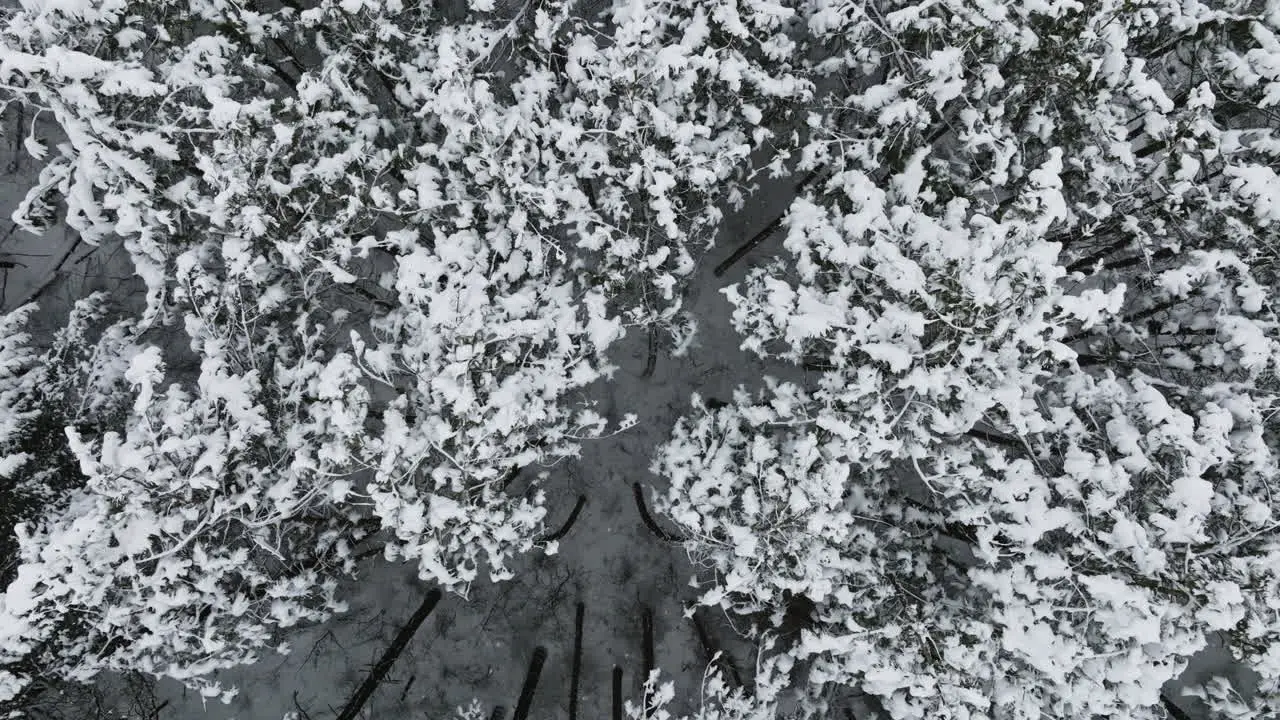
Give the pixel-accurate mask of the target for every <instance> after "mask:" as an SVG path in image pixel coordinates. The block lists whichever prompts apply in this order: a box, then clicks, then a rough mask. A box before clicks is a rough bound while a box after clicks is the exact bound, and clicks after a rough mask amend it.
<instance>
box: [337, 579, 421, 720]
mask: <svg viewBox="0 0 1280 720" xmlns="http://www.w3.org/2000/svg"><path fill="white" fill-rule="evenodd" d="M441 594H442V593H441V592H440V590H439V588H437V589H434V590H432V591H431V592H429V593H427V597H426V599H425V600H423V601H422V604H421V605H419V606H418V609H417V610H415V611H414V613H413V616H412V617H410V618H409V622H407V623H405V624H404V626H403V627H401V628H400V632H398V633H396V637H395V639H394V640H392V641H391V645H390V646H388V647H387V650H386V652H384V653H382V657H381V658H379V660H378V662H377V664H376V665H374V666H373V670H372V671H371V672H370V673H369V677H367V678H365V679H364V682H363V683H361V684H360V687H359V688H358V689H357V690H356V692H355V694H354V695H352V696H351V699H350V700H349V701H347V704H346V706H345V707H343V708H342V712H340V713H338V718H337V720H355V717H356V715H358V714H360V710H361V709H362V708H363V707H364V705H365V703H367V702H369V698H371V697H373V692H374V691H375V690H377V689H378V685H379V684H381V683H382V681H383V679H384V678H386V676H387V673H388V672H390V671H391V666H392V665H394V664H395V662H396V659H398V658H399V657H400V654H401V653H402V652H404V649H405V648H406V647H408V645H409V641H410V640H412V639H413V636H414V634H415V633H417V632H418V628H419V627H421V626H422V623H423V622H424V621H426V619H427V616H428V615H430V614H431V611H432V610H435V609H436V603H438V602H440V596H441Z"/></svg>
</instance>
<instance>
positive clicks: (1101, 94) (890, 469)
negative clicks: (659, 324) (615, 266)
mask: <svg viewBox="0 0 1280 720" xmlns="http://www.w3.org/2000/svg"><path fill="white" fill-rule="evenodd" d="M1278 22H1280V14H1278V13H1277V11H1276V9H1275V8H1273V7H1270V6H1265V5H1262V6H1260V5H1258V4H1255V5H1246V4H1244V3H1238V4H1232V3H1225V4H1224V3H1215V4H1213V5H1207V4H1199V3H1164V2H1136V3H1134V2H1100V3H1036V4H1025V3H1022V4H1016V5H1015V4H997V3H976V2H973V3H971V2H965V1H963V0H959V1H957V2H943V3H921V4H914V3H906V2H904V3H859V4H842V5H834V4H832V5H830V6H826V7H823V8H822V9H821V10H820V11H818V12H815V13H814V14H813V15H812V17H811V21H810V23H809V26H808V27H809V30H810V31H811V32H812V33H814V36H815V37H816V38H817V39H816V40H815V42H819V43H821V44H825V46H826V47H829V48H833V49H843V54H841V55H839V58H840V62H834V61H832V62H829V63H828V66H831V65H836V66H837V68H838V72H840V73H841V75H842V77H843V78H844V79H845V80H846V82H847V85H848V86H849V87H850V88H851V89H850V90H849V91H848V94H847V95H843V96H839V97H836V98H834V99H833V102H832V105H833V108H832V109H831V110H830V111H828V112H826V113H820V114H818V115H817V116H815V118H814V121H813V122H814V124H815V125H816V127H817V128H818V129H817V130H815V136H814V139H813V140H812V141H811V142H809V143H808V145H807V146H806V148H805V150H804V157H805V159H804V161H803V162H802V168H812V169H815V170H817V171H818V176H817V180H816V181H815V182H814V183H813V184H812V185H811V186H810V189H808V190H807V191H806V192H804V193H803V194H802V196H801V197H800V198H798V199H797V200H796V201H795V202H794V203H793V204H792V206H791V208H790V211H789V213H788V215H787V217H786V219H785V222H784V226H785V228H786V232H787V235H786V239H785V241H784V246H785V248H786V250H787V256H786V257H785V258H784V259H780V260H778V261H776V262H773V263H770V264H768V265H767V266H766V267H763V268H760V269H758V270H756V271H753V272H752V273H750V274H749V276H748V278H747V279H746V280H745V282H743V283H742V284H740V285H739V286H736V287H733V288H730V289H729V290H728V291H727V292H728V296H729V299H730V301H731V302H732V303H733V304H734V306H735V313H734V322H735V324H736V326H737V327H738V329H739V330H740V331H741V332H742V333H743V336H744V347H745V348H747V349H749V350H751V351H753V352H756V353H759V354H762V355H766V356H769V357H779V358H784V359H788V360H791V361H794V362H797V363H802V364H805V365H806V366H807V367H808V368H810V369H811V370H813V371H815V374H814V376H813V378H814V379H813V381H812V382H811V383H810V384H808V385H806V386H805V387H797V386H795V385H790V384H777V385H774V386H771V388H770V389H769V390H768V392H767V393H766V394H764V395H762V396H752V395H750V394H748V393H745V392H740V393H739V394H738V396H737V397H736V398H735V401H734V403H732V404H731V405H729V406H728V407H725V408H721V409H718V410H710V409H706V408H700V409H696V410H695V412H694V414H693V415H692V416H691V417H689V418H687V419H685V420H684V421H682V422H681V423H680V424H678V425H677V427H676V429H675V433H674V435H673V438H672V440H671V442H670V443H668V444H667V445H666V446H665V447H664V448H663V449H662V450H661V451H660V453H659V456H658V459H657V460H656V462H655V471H657V472H658V473H659V474H661V475H664V476H666V477H667V478H668V479H669V480H670V482H671V485H670V489H669V491H668V493H667V495H666V497H665V498H661V499H660V501H659V502H658V506H659V508H660V510H662V511H664V512H665V513H667V515H668V517H669V518H670V519H671V520H673V521H674V522H676V523H678V524H679V525H680V526H681V527H682V529H683V530H684V531H685V532H686V534H687V538H688V540H687V541H686V544H687V546H688V547H689V549H690V551H691V553H692V554H693V556H694V557H695V558H696V559H698V560H700V561H701V562H702V563H703V564H704V565H706V566H708V567H709V568H711V569H712V570H713V572H712V573H711V574H710V577H709V580H710V585H709V586H708V587H707V589H706V592H705V594H704V596H703V598H702V601H703V602H705V603H709V604H717V605H720V606H722V607H725V608H727V609H730V610H733V611H736V612H759V611H762V610H763V611H767V612H770V613H772V615H773V617H774V619H775V624H776V623H778V622H780V621H781V620H782V619H783V618H784V616H785V608H786V603H787V602H788V598H789V597H791V596H792V595H794V594H797V593H805V594H806V595H807V596H808V597H809V599H810V600H811V601H812V602H813V603H814V605H815V610H814V612H813V616H812V617H811V618H809V619H808V622H807V623H806V624H807V625H808V626H809V627H807V628H806V629H805V630H804V631H803V632H802V633H801V634H800V636H799V637H798V638H796V639H794V641H792V642H788V643H782V644H781V645H780V647H779V650H778V652H777V654H776V655H775V658H776V659H775V662H776V663H777V666H778V667H779V668H780V669H781V670H784V671H790V670H792V669H796V670H804V674H805V677H806V680H805V682H807V683H808V684H809V685H810V686H811V687H813V688H815V689H816V688H820V687H822V686H823V685H824V684H827V683H836V684H843V685H850V686H854V687H857V688H860V689H862V690H865V691H866V692H869V693H872V694H874V695H877V696H880V697H881V699H882V700H883V702H884V705H885V708H886V710H887V711H888V712H889V713H890V714H891V715H892V716H894V717H898V718H908V717H1002V718H1003V717H1042V716H1043V714H1045V713H1048V714H1049V715H1052V716H1070V717H1108V716H1111V717H1115V716H1125V717H1160V716H1161V715H1162V713H1163V710H1162V709H1160V708H1159V705H1160V703H1161V697H1160V690H1161V686H1162V685H1163V683H1164V682H1165V681H1166V680H1168V679H1170V678H1173V677H1176V676H1177V675H1178V674H1179V673H1180V672H1181V670H1182V668H1183V667H1184V666H1185V660H1186V658H1187V657H1189V656H1190V655H1191V654H1193V653H1194V652H1196V651H1197V650H1199V649H1201V648H1203V647H1205V646H1206V645H1207V643H1208V638H1207V635H1208V634H1210V633H1223V634H1225V635H1226V636H1227V638H1228V644H1229V646H1230V647H1231V648H1232V651H1233V652H1234V653H1236V655H1237V657H1238V658H1239V659H1240V660H1241V661H1242V662H1243V663H1245V664H1246V665H1247V666H1249V667H1251V668H1253V669H1255V670H1256V671H1257V672H1259V674H1260V675H1261V676H1262V677H1263V682H1262V686H1261V689H1260V693H1259V698H1258V700H1257V702H1258V707H1259V708H1267V707H1274V705H1275V702H1276V692H1277V688H1278V687H1280V685H1278V684H1277V683H1278V682H1280V672H1277V666H1276V659H1277V658H1280V625H1277V624H1276V622H1275V617H1274V607H1275V606H1276V604H1277V603H1278V602H1280V582H1278V578H1277V575H1276V571H1275V567H1276V560H1277V556H1276V553H1277V551H1278V549H1277V546H1276V545H1275V542H1274V537H1275V531H1276V529H1277V526H1276V519H1275V518H1276V515H1277V512H1278V511H1280V508H1277V506H1276V501H1275V499H1274V496H1273V494H1272V492H1271V490H1270V488H1269V484H1270V482H1271V478H1273V477H1274V476H1275V472H1276V466H1275V463H1276V459H1277V454H1276V450H1277V447H1276V443H1275V434H1274V433H1275V426H1274V424H1273V421H1272V418H1273V417H1274V407H1275V402H1276V395H1275V387H1274V381H1273V377H1274V372H1275V369H1276V368H1275V366H1274V363H1275V361H1276V358H1277V354H1276V350H1277V349H1278V348H1280V346H1278V345H1277V340H1278V339H1280V335H1278V333H1277V329H1278V327H1280V326H1277V319H1278V318H1277V316H1276V314H1275V312H1274V310H1273V309H1272V307H1271V306H1270V301H1269V297H1270V296H1271V295H1272V294H1274V292H1275V291H1276V285H1275V274H1274V270H1273V265H1274V254H1273V251H1272V250H1271V248H1272V247H1274V243H1275V238H1274V237H1273V235H1274V229H1273V228H1274V225H1273V223H1272V222H1271V219H1270V218H1269V213H1270V207H1271V203H1272V201H1273V199H1274V197H1275V187H1274V184H1273V183H1272V177H1273V176H1272V175H1271V171H1270V170H1269V166H1270V165H1271V164H1272V163H1273V155H1274V148H1275V147H1276V145H1275V132H1274V130H1273V123H1272V122H1271V119H1270V115H1269V110H1268V107H1269V106H1270V105H1271V103H1272V99H1271V98H1270V97H1269V96H1268V95H1267V93H1268V92H1270V90H1269V87H1270V85H1269V81H1270V78H1271V77H1272V76H1273V73H1272V71H1270V70H1269V69H1267V68H1269V67H1270V65H1269V64H1268V63H1271V62H1274V59H1275V57H1276V56H1275V52H1276V49H1277V48H1280V46H1277V45H1276V44H1275V41H1274V39H1273V33H1274V32H1275V29H1276V27H1277V23H1278ZM767 629H768V627H767V626H766V630H767ZM1220 689H1221V688H1219V690H1220ZM1207 695H1208V696H1209V697H1210V698H1218V699H1219V700H1220V701H1221V703H1220V704H1222V708H1221V709H1222V710H1223V711H1224V712H1226V711H1228V710H1231V711H1232V712H1235V711H1237V710H1238V707H1234V708H1229V707H1228V705H1229V704H1230V702H1234V699H1233V698H1230V697H1229V693H1223V692H1216V693H1215V692H1209V693H1207ZM1237 705H1238V703H1237ZM1256 712H1259V713H1265V712H1266V711H1265V710H1264V709H1263V710H1257V711H1256ZM1260 716H1261V715H1260Z"/></svg>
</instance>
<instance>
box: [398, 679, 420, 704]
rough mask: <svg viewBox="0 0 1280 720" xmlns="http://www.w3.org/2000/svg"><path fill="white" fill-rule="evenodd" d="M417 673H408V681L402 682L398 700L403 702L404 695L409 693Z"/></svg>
mask: <svg viewBox="0 0 1280 720" xmlns="http://www.w3.org/2000/svg"><path fill="white" fill-rule="evenodd" d="M417 679H418V676H417V675H410V676H409V682H407V683H405V684H404V689H403V690H401V691H400V702H404V699H405V697H407V696H408V695H409V688H411V687H413V681H414V680H417Z"/></svg>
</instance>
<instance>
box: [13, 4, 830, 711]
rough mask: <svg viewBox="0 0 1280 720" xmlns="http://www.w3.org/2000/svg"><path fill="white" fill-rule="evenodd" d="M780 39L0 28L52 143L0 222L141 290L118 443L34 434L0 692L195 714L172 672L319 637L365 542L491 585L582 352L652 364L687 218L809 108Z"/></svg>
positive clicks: (577, 414)
mask: <svg viewBox="0 0 1280 720" xmlns="http://www.w3.org/2000/svg"><path fill="white" fill-rule="evenodd" d="M797 20H798V16H797V14H796V13H795V11H794V9H793V8H790V7H788V6H785V5H775V4H772V3H766V2H751V3H745V4H741V3H736V2H718V3H713V4H690V3H683V2H673V1H669V0H668V1H663V2H632V3H616V4H615V5H614V6H612V7H610V8H608V9H607V10H605V11H603V12H602V11H599V10H598V9H596V10H593V9H591V6H590V4H583V7H578V4H577V3H573V2H554V1H551V2H538V3H524V4H522V5H520V6H519V7H498V6H497V5H496V4H495V3H492V2H478V1H477V2H471V3H468V4H467V5H466V6H463V5H462V4H419V3H410V4H406V3H401V2H385V3H384V2H368V1H363V2H362V1H361V0H356V1H355V2H352V1H350V0H342V1H340V2H334V1H332V0H321V1H320V2H301V3H299V2H292V1H290V0H286V1H285V2H283V3H250V4H242V3H232V2H225V1H224V0H201V1H200V2H195V3H176V4H175V3H168V2H162V1H161V2H142V3H138V2H128V3H126V2H123V1H120V0H96V1H94V2H70V3H67V2H43V1H41V2H34V3H28V4H25V5H24V6H23V7H22V9H20V10H17V11H15V12H13V13H8V14H6V15H5V17H4V25H3V27H2V28H0V88H3V91H4V93H5V95H6V99H9V100H16V101H18V102H21V103H22V104H24V105H25V106H26V107H27V108H29V109H30V111H31V112H33V113H36V114H38V115H39V116H41V117H43V118H45V119H48V120H51V121H52V123H53V125H55V126H56V128H57V132H56V133H55V134H52V135H51V136H49V137H38V136H37V135H36V134H35V131H34V129H32V130H31V131H30V133H29V135H28V137H27V138H26V139H25V143H24V147H25V149H26V150H27V152H28V153H29V154H31V155H32V156H33V157H35V158H36V159H37V160H41V161H43V168H42V171H41V173H40V176H39V179H38V181H37V183H36V185H35V187H33V188H32V190H31V192H30V193H29V194H28V196H27V199H26V201H25V202H24V203H23V204H22V206H21V207H20V208H19V210H18V212H17V213H16V214H15V219H16V220H17V222H18V223H19V224H20V225H21V226H22V227H24V228H25V229H27V230H30V231H37V232H38V231H39V230H40V229H41V228H42V227H44V226H45V225H46V224H47V221H48V219H49V217H50V216H51V215H60V216H62V217H63V219H64V220H65V222H66V224H67V225H68V226H69V227H70V228H71V229H72V230H74V231H75V232H77V233H78V234H79V235H80V237H81V239H82V240H84V241H86V242H88V243H91V244H92V243H98V242H101V241H103V240H104V239H107V238H115V237H118V238H121V239H122V240H123V244H124V247H125V248H126V249H127V251H128V252H129V254H130V256H131V257H132V259H133V261H134V265H135V268H136V271H137V274H138V276H139V277H140V278H141V280H142V281H143V283H144V284H145V286H146V288H147V291H148V292H147V304H146V308H145V311H144V312H143V314H142V315H141V317H139V318H136V319H134V320H129V321H127V322H124V324H122V325H120V326H119V327H120V328H121V330H120V333H122V335H121V337H122V342H125V341H127V347H125V346H122V347H121V348H119V349H118V351H117V352H116V353H115V355H114V357H115V358H116V359H117V360H118V362H119V363H125V364H123V365H120V367H117V368H116V370H117V371H118V372H117V377H118V378H122V380H121V382H120V385H121V387H117V388H114V389H115V390H116V391H120V390H122V389H123V391H124V393H123V397H124V398H125V399H124V400H123V405H122V407H123V408H124V409H123V410H122V411H121V412H120V413H119V416H118V417H111V418H109V419H107V418H105V417H104V418H100V419H101V422H98V423H96V424H92V425H77V424H75V423H74V422H73V419H72V418H61V417H58V418H52V419H50V420H48V429H51V430H52V429H56V430H57V432H52V433H49V432H46V433H44V434H43V435H42V437H45V438H51V442H54V443H55V444H58V445H59V448H60V449H59V450H58V452H57V453H54V454H53V455H50V457H51V458H52V457H59V458H63V460H64V461H68V460H74V465H75V468H76V469H77V470H78V474H76V473H72V475H75V477H76V483H77V488H76V491H75V492H74V493H72V494H71V496H70V497H69V498H67V499H65V501H64V505H62V506H59V507H58V508H56V510H50V511H48V512H43V513H41V514H37V515H33V516H31V517H26V516H24V517H22V520H24V521H26V522H27V524H26V525H24V526H23V527H24V531H23V534H22V535H21V538H20V539H21V545H22V548H21V564H20V565H19V566H18V567H17V568H16V571H15V572H16V576H15V577H16V579H15V580H14V581H13V582H12V583H11V584H10V585H9V588H8V591H7V595H6V598H5V601H4V605H3V612H4V615H5V617H6V618H8V619H9V620H10V621H11V622H10V624H9V626H8V627H9V628H10V629H9V630H8V631H7V632H10V633H12V637H10V638H9V639H10V640H12V644H11V645H6V648H9V647H12V648H13V649H12V654H11V655H9V656H6V657H5V658H4V662H5V663H6V667H12V668H15V669H14V670H12V671H11V674H10V675H9V676H8V677H10V678H11V679H13V678H18V679H19V680H21V679H22V678H26V679H29V678H31V677H32V676H33V675H34V674H36V673H47V674H53V675H60V676H63V677H71V678H77V679H83V678H87V677H89V676H90V675H92V674H93V673H94V672H96V671H98V670H101V669H106V668H109V669H121V670H124V669H129V670H141V671H145V672H148V673H153V674H163V675H169V676H173V677H177V678H180V679H183V680H186V681H188V682H191V683H193V684H195V685H197V686H198V687H200V688H201V689H202V690H206V691H208V692H210V693H218V692H220V691H221V689H220V688H219V687H218V686H217V684H216V683H215V682H212V681H207V680H205V679H203V678H204V676H206V675H208V674H209V673H210V672H211V671H213V670H216V669H217V668H220V667H225V666H227V665H230V664H234V663H239V662H246V661H249V660H251V659H253V658H254V657H256V656H257V654H258V653H259V652H260V651H261V650H262V649H264V648H268V647H273V646H277V645H278V644H279V643H280V642H281V639H282V637H283V636H282V632H281V631H282V630H283V629H284V628H287V627H288V626H290V625H292V624H295V623H297V622H302V621H313V620H319V619H322V618H323V617H326V616H327V614H328V613H330V612H332V611H333V610H335V609H337V608H339V607H340V606H341V603H340V601H339V600H338V599H337V598H336V597H335V595H334V591H335V583H336V581H337V580H338V579H339V578H341V577H342V576H343V575H345V574H348V573H350V572H351V571H352V569H353V565H352V559H351V548H352V546H353V545H354V544H355V543H356V542H359V541H362V540H365V539H366V538H367V533H368V532H369V530H370V529H381V530H384V531H385V532H384V533H382V534H381V535H379V536H378V537H379V540H380V541H384V542H385V544H386V554H387V556H388V557H389V558H393V559H395V558H399V559H408V560H412V561H415V562H416V563H417V564H418V567H419V571H420V574H421V575H422V576H423V577H424V578H427V579H431V580H434V581H437V582H439V583H440V584H442V585H443V586H445V587H447V588H449V589H452V590H455V591H457V592H461V593H465V592H466V590H467V587H468V586H469V584H470V583H471V582H472V581H473V580H475V579H477V578H478V577H480V573H481V571H482V569H484V570H485V571H487V573H488V575H489V576H490V577H491V578H495V579H502V578H505V577H508V576H509V575H510V572H511V571H510V569H509V568H508V565H507V563H508V562H509V561H510V559H511V558H512V557H514V556H515V555H516V554H518V553H522V552H527V551H529V550H531V549H532V548H533V547H534V545H535V544H537V543H536V540H537V538H538V537H540V535H541V533H542V518H543V516H544V515H545V509H544V508H543V507H542V494H541V492H540V491H538V490H537V489H536V485H535V488H534V489H533V490H532V491H530V492H529V493H528V494H527V495H526V496H524V497H521V496H517V495H512V494H509V493H508V492H507V488H506V485H507V483H508V482H509V481H510V479H511V478H512V477H513V476H514V474H515V473H516V472H518V471H519V470H520V469H522V468H525V467H528V466H531V465H539V464H541V465H553V464H554V463H555V462H557V461H558V460H560V459H563V458H564V457H566V456H570V455H572V454H574V453H575V452H576V445H577V443H578V442H579V441H581V440H583V439H586V438H591V437H594V436H597V435H599V434H600V433H601V432H603V431H605V426H606V422H605V420H604V419H603V418H601V417H600V416H598V415H597V414H596V413H594V412H592V411H591V410H590V407H589V406H588V405H586V404H585V403H583V402H582V401H581V397H580V395H581V391H582V389H583V388H585V387H586V386H587V385H589V384H590V383H592V382H594V381H596V380H597V379H599V378H601V377H603V376H607V375H608V373H609V372H611V368H610V366H609V365H608V364H607V362H606V361H605V356H604V352H605V350H606V349H607V348H608V346H609V345H610V344H611V343H612V342H613V341H614V340H616V339H617V338H618V337H620V336H621V334H622V332H623V328H624V326H625V325H627V324H630V325H651V326H657V327H660V328H665V329H667V330H668V331H669V332H672V333H673V334H675V335H676V337H675V341H676V343H677V346H678V345H679V344H680V343H682V342H683V340H684V338H683V336H682V333H683V332H684V330H682V328H684V327H685V324H684V322H683V321H682V320H681V319H680V318H679V316H678V312H679V310H680V296H681V290H682V287H681V282H682V278H684V277H687V276H688V275H689V274H690V273H691V272H692V270H693V268H694V257H695V255H696V254H697V253H698V252H699V251H700V250H701V249H702V248H704V247H706V246H707V245H709V243H710V240H711V238H712V237H713V236H714V234H715V227H716V224H717V222H718V221H719V219H720V213H721V208H720V205H719V203H720V202H722V201H723V202H728V203H730V204H737V205H739V206H740V205H741V203H742V202H743V199H744V197H745V195H746V194H747V193H749V192H750V190H751V187H752V182H753V173H754V171H753V169H752V165H751V160H752V158H751V156H752V153H753V152H755V151H756V150H759V149H761V148H764V147H765V146H766V144H767V143H768V142H769V141H770V140H771V138H773V137H774V135H775V133H776V132H778V129H779V128H783V127H786V126H787V124H788V123H789V122H791V121H790V119H789V118H790V115H791V114H792V113H793V112H794V109H795V107H796V103H797V102H799V101H803V100H805V99H806V98H808V97H809V95H810V93H811V90H812V88H811V85H810V83H808V82H807V81H806V80H804V79H803V77H802V76H801V75H800V74H799V73H797V72H794V71H793V65H795V58H793V57H792V56H793V54H794V53H793V45H794V43H793V41H792V40H791V38H790V34H791V33H793V32H794V29H795V26H796V22H797ZM786 159H787V154H786V153H785V152H783V153H779V154H777V156H776V158H775V161H774V169H775V170H779V169H781V168H782V164H783V163H785V161H786ZM18 320H20V318H18V319H15V320H14V322H17V321H18ZM19 345H20V343H19ZM126 361H127V362H126ZM15 362H17V363H19V364H21V363H25V362H26V359H25V358H24V357H19V358H17V359H16V360H15ZM84 397H85V398H87V400H86V401H87V402H98V400H97V399H96V395H95V394H94V393H93V392H92V391H91V389H87V388H86V389H85V395H84ZM7 399H8V398H7V397H6V400H7ZM14 402H15V403H17V400H15V401H14ZM23 402H26V401H25V400H24V401H23ZM12 407H14V408H15V413H16V412H18V411H19V410H20V408H21V407H26V406H25V405H21V404H20V403H18V404H15V405H12ZM14 417H15V418H17V417H19V416H18V415H17V414H15V415H14ZM41 417H44V416H41ZM624 424H625V421H624ZM63 428H69V429H68V431H67V432H66V433H63V432H62V429H63ZM62 437H65V438H67V443H66V444H65V445H64V444H62V440H61V438H62ZM14 457H18V455H14ZM41 459H42V458H29V460H30V464H31V465H32V466H34V464H35V463H36V462H37V461H39V460H41ZM13 462H15V463H16V462H18V461H17V460H14V461H13ZM66 464H67V463H66V462H64V465H66ZM60 467H61V466H60ZM37 469H38V470H39V471H41V472H47V471H49V469H50V468H49V467H44V466H42V467H39V468H37ZM548 549H553V548H552V547H548ZM41 578H47V579H41ZM12 692H16V690H13V691H12ZM12 692H11V693H10V694H12Z"/></svg>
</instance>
